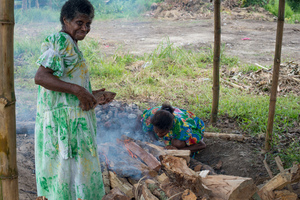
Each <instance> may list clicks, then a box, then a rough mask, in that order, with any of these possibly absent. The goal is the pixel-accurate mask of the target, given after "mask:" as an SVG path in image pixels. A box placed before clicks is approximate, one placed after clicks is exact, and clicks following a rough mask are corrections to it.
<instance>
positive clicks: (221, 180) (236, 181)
mask: <svg viewBox="0 0 300 200" xmlns="http://www.w3.org/2000/svg"><path fill="white" fill-rule="evenodd" d="M201 180H202V182H203V184H204V185H205V186H206V187H208V188H209V189H210V190H211V191H212V197H214V198H221V199H224V200H249V199H250V198H251V197H252V196H253V194H254V193H255V192H256V191H257V187H256V186H255V184H254V182H253V180H252V179H251V178H246V177H238V176H227V175H208V176H206V177H205V178H202V179H201Z"/></svg>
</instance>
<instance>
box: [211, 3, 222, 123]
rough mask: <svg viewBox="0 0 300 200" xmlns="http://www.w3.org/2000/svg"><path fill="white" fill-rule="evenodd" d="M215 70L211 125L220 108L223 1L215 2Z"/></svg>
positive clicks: (215, 120) (215, 119)
mask: <svg viewBox="0 0 300 200" xmlns="http://www.w3.org/2000/svg"><path fill="white" fill-rule="evenodd" d="M214 8H215V11H214V19H215V23H214V29H215V30H214V32H215V39H214V62H213V63H214V69H213V88H212V90H213V102H212V108H211V118H210V123H211V124H215V123H216V122H217V116H218V108H219V96H220V95H219V93H220V75H219V71H220V52H221V1H220V0H214Z"/></svg>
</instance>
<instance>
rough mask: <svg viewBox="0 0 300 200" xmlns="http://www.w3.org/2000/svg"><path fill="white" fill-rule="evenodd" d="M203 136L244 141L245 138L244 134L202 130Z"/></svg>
mask: <svg viewBox="0 0 300 200" xmlns="http://www.w3.org/2000/svg"><path fill="white" fill-rule="evenodd" d="M203 137H205V138H220V139H224V140H233V141H240V142H242V141H244V140H245V139H246V137H245V136H243V135H241V134H231V133H211V132H204V135H203Z"/></svg>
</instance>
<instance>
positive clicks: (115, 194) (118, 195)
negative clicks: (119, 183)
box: [102, 187, 130, 200]
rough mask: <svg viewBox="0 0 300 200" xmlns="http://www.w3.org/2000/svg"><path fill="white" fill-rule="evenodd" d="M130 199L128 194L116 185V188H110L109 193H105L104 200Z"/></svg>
mask: <svg viewBox="0 0 300 200" xmlns="http://www.w3.org/2000/svg"><path fill="white" fill-rule="evenodd" d="M112 199H117V200H130V198H129V197H128V196H126V195H125V194H124V193H123V192H122V191H121V190H120V189H119V188H117V187H115V188H114V189H112V190H110V191H109V193H108V194H107V195H105V196H104V197H103V198H102V200H112Z"/></svg>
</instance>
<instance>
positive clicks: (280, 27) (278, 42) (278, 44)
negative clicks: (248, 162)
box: [265, 0, 285, 151]
mask: <svg viewBox="0 0 300 200" xmlns="http://www.w3.org/2000/svg"><path fill="white" fill-rule="evenodd" d="M284 10H285V0H279V9H278V21H277V33H276V46H275V56H274V69H273V77H272V89H271V96H270V105H269V118H268V125H267V133H266V141H265V150H266V151H269V150H270V148H271V143H272V135H273V123H274V116H275V105H276V96H277V87H278V79H279V67H280V60H281V47H282V38H283V25H284Z"/></svg>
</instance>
